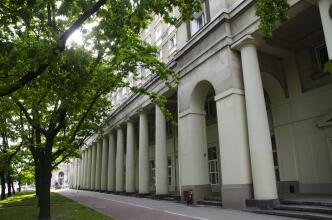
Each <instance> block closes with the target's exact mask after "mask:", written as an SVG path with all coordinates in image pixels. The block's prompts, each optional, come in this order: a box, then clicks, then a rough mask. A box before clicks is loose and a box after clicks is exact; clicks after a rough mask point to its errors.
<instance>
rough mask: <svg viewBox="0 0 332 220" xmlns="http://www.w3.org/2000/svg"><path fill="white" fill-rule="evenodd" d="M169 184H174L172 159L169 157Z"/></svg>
mask: <svg viewBox="0 0 332 220" xmlns="http://www.w3.org/2000/svg"><path fill="white" fill-rule="evenodd" d="M167 163H168V185H172V159H171V158H168V162H167Z"/></svg>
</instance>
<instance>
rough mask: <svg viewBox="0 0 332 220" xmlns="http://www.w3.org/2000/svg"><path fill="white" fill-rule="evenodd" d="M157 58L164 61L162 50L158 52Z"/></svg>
mask: <svg viewBox="0 0 332 220" xmlns="http://www.w3.org/2000/svg"><path fill="white" fill-rule="evenodd" d="M157 57H158V59H159V60H162V59H163V50H162V49H160V50H159V51H158V52H157Z"/></svg>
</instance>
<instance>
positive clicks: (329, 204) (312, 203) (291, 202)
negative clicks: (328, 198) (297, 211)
mask: <svg viewBox="0 0 332 220" xmlns="http://www.w3.org/2000/svg"><path fill="white" fill-rule="evenodd" d="M280 203H281V204H283V205H309V206H325V207H332V202H318V201H301V200H291V199H282V200H280Z"/></svg>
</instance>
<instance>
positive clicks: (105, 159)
mask: <svg viewBox="0 0 332 220" xmlns="http://www.w3.org/2000/svg"><path fill="white" fill-rule="evenodd" d="M101 160H102V162H101V163H102V164H101V190H102V191H106V190H107V165H108V136H104V137H103V149H102V159H101Z"/></svg>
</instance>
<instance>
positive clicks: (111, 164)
mask: <svg viewBox="0 0 332 220" xmlns="http://www.w3.org/2000/svg"><path fill="white" fill-rule="evenodd" d="M108 146H109V149H108V170H107V191H109V192H114V191H115V148H116V146H115V137H114V134H113V133H110V134H109V136H108Z"/></svg>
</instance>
